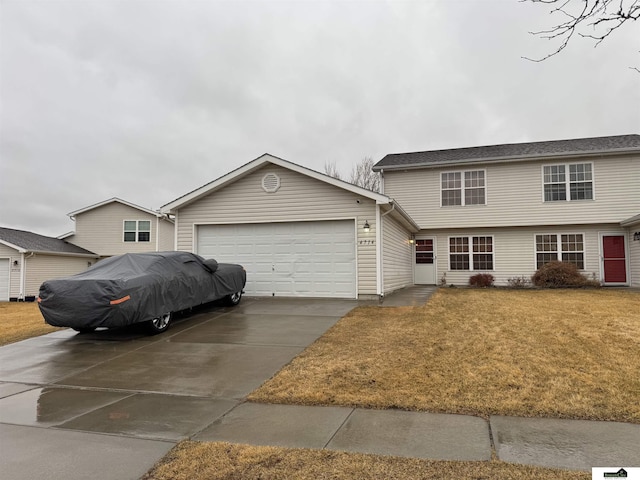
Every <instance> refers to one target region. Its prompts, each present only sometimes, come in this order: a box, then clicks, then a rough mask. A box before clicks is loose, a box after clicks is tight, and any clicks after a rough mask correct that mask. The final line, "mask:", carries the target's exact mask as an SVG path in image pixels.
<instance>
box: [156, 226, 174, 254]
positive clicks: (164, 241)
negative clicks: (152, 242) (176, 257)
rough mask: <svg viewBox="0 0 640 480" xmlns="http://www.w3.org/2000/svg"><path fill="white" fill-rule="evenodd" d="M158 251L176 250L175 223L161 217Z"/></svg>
mask: <svg viewBox="0 0 640 480" xmlns="http://www.w3.org/2000/svg"><path fill="white" fill-rule="evenodd" d="M158 227H159V228H158V233H159V238H158V251H159V252H167V251H170V250H174V249H175V246H174V243H175V233H174V225H173V223H171V222H169V221H167V220H162V219H160V221H159V223H158Z"/></svg>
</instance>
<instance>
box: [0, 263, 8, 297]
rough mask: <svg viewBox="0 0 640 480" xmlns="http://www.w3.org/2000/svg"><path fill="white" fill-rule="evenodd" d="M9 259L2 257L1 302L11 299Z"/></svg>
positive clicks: (0, 274) (0, 269) (0, 273)
mask: <svg viewBox="0 0 640 480" xmlns="http://www.w3.org/2000/svg"><path fill="white" fill-rule="evenodd" d="M9 263H10V261H9V259H8V258H0V302H8V301H9Z"/></svg>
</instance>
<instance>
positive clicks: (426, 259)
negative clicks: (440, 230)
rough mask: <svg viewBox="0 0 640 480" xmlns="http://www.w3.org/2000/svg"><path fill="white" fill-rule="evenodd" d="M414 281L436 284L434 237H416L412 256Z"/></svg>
mask: <svg viewBox="0 0 640 480" xmlns="http://www.w3.org/2000/svg"><path fill="white" fill-rule="evenodd" d="M414 262H415V265H414V283H416V284H423V285H435V284H436V239H435V238H432V237H429V238H417V239H416V243H415V258H414Z"/></svg>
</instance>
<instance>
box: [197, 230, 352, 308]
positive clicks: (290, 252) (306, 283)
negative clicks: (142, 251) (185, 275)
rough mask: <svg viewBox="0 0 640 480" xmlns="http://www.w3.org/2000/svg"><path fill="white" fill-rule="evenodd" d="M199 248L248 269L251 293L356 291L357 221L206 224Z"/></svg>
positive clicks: (347, 295)
mask: <svg viewBox="0 0 640 480" xmlns="http://www.w3.org/2000/svg"><path fill="white" fill-rule="evenodd" d="M197 251H198V253H199V254H200V255H202V256H203V257H206V258H215V259H216V260H218V262H224V263H239V264H241V265H243V266H244V268H245V269H246V271H247V286H246V287H245V292H246V294H247V295H256V296H272V295H277V296H288V297H338V298H355V297H356V249H355V222H354V221H353V220H335V221H322V222H287V223H260V224H239V225H201V226H199V227H198V238H197Z"/></svg>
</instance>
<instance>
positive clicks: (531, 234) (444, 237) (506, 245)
mask: <svg viewBox="0 0 640 480" xmlns="http://www.w3.org/2000/svg"><path fill="white" fill-rule="evenodd" d="M600 232H609V233H612V232H620V233H624V230H623V229H622V228H620V227H619V226H616V225H612V224H601V225H565V226H541V227H523V228H481V229H472V228H468V229H447V230H437V231H431V230H423V231H422V232H421V234H425V235H435V236H436V239H437V252H436V265H437V280H438V281H440V280H441V279H442V277H443V274H446V282H447V284H449V285H451V284H453V285H468V283H469V277H471V276H472V275H474V274H476V273H491V274H492V275H493V276H494V277H495V278H496V285H506V284H507V280H508V279H509V278H511V277H521V276H525V277H527V278H529V277H531V275H533V273H535V271H536V259H535V235H536V234H563V233H582V234H583V235H584V242H585V245H584V249H585V250H584V256H585V269H584V271H583V273H584V274H585V275H588V276H589V277H592V276H594V277H595V278H596V279H598V280H599V279H600V275H601V273H600V250H601V249H600V238H599V233H600ZM476 235H481V236H489V235H491V236H493V245H494V259H493V260H494V269H493V270H491V271H481V272H478V271H468V270H463V271H461V270H449V237H457V236H476ZM636 243H638V242H636Z"/></svg>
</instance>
